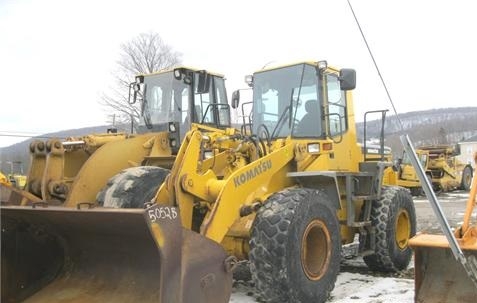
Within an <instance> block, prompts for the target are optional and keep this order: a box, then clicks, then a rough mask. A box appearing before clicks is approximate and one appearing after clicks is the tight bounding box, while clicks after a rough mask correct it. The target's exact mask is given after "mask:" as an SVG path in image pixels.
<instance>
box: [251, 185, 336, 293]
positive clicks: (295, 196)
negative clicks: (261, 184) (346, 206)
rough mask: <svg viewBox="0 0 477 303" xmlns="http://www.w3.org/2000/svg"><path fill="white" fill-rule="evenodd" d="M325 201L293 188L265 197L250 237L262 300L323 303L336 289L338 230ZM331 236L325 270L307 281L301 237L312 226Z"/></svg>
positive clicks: (254, 274)
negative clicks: (316, 222)
mask: <svg viewBox="0 0 477 303" xmlns="http://www.w3.org/2000/svg"><path fill="white" fill-rule="evenodd" d="M328 202H329V201H328V197H327V196H326V195H325V194H324V193H322V192H319V191H317V190H314V189H303V188H293V189H287V190H284V191H281V192H279V193H276V194H274V195H272V196H271V197H269V198H268V199H267V201H266V202H265V205H264V206H263V207H262V208H261V209H260V210H259V211H258V213H257V217H256V219H255V221H254V224H253V226H252V231H251V236H252V237H251V241H250V247H251V251H250V264H251V270H252V277H253V280H254V282H255V285H256V287H257V289H258V291H259V293H260V296H261V297H262V298H263V299H264V300H265V301H267V302H325V301H326V300H327V299H328V297H329V293H330V292H331V290H332V289H333V287H334V284H335V282H336V277H337V275H338V272H339V263H340V258H341V254H340V250H341V240H340V229H339V222H338V219H337V216H336V211H335V210H333V208H331V207H329V206H328ZM316 219H318V220H320V221H322V222H323V223H324V224H325V226H326V228H327V229H328V233H329V235H330V243H331V244H330V245H331V254H330V257H329V264H328V270H327V272H326V273H324V275H323V276H322V277H321V279H319V280H317V281H311V280H309V279H308V277H307V276H306V274H305V272H304V271H303V268H302V265H301V247H302V243H301V242H302V237H303V233H304V231H305V229H306V227H307V225H308V224H309V223H310V222H312V221H313V220H316Z"/></svg>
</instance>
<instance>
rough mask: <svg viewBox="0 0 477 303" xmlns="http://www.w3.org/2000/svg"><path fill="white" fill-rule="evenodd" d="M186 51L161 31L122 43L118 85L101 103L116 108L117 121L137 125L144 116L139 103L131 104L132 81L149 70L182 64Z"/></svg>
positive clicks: (116, 84)
mask: <svg viewBox="0 0 477 303" xmlns="http://www.w3.org/2000/svg"><path fill="white" fill-rule="evenodd" d="M181 57H182V54H181V53H179V52H176V51H174V50H173V48H172V47H171V46H170V45H168V44H166V43H165V42H164V40H162V38H161V37H160V36H159V34H158V33H155V32H148V33H141V34H139V35H138V36H137V37H135V38H134V39H132V40H131V41H129V42H126V43H123V44H121V46H120V58H119V60H118V61H117V64H118V67H117V70H116V72H115V74H114V78H115V87H113V88H111V92H110V94H103V96H102V97H101V104H102V105H103V106H104V107H106V108H107V110H108V111H110V112H112V114H113V116H114V121H115V123H118V124H130V123H131V121H134V125H137V122H138V121H139V116H140V107H139V105H138V104H129V102H128V97H129V90H128V89H129V83H131V82H133V81H134V78H135V76H136V75H138V74H149V73H153V72H157V71H159V70H162V69H166V68H171V67H173V66H176V65H178V64H181V62H182V60H181Z"/></svg>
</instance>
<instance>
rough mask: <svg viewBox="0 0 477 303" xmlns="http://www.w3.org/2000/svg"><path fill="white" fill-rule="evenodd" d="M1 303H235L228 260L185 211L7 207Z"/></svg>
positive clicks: (4, 212)
mask: <svg viewBox="0 0 477 303" xmlns="http://www.w3.org/2000/svg"><path fill="white" fill-rule="evenodd" d="M1 224H2V238H1V241H2V243H1V244H2V246H1V249H2V252H1V253H2V269H1V270H2V276H1V277H2V282H1V301H2V302H35V303H42V302H45V303H46V302H48V303H60V302H94V303H96V302H97V303H99V302H115V303H116V302H117V303H119V302H141V303H142V302H161V303H169V302H174V303H175V302H177V303H180V302H182V303H188V302H204V303H205V302H214V303H219V302H220V303H222V302H228V301H229V298H230V294H231V288H232V273H231V266H229V265H230V261H229V258H228V257H227V255H226V253H225V251H224V250H223V249H222V247H221V246H220V245H219V244H217V243H215V242H213V241H211V240H208V239H206V238H205V237H202V236H200V235H199V234H197V233H194V232H192V231H189V230H186V229H184V228H182V227H181V223H180V216H179V213H178V210H177V209H176V208H173V207H165V206H159V205H157V204H156V205H154V206H152V207H150V208H148V209H145V210H141V209H106V208H96V209H73V208H65V207H45V208H43V207H38V206H37V207H36V208H32V207H26V206H3V207H2V209H1Z"/></svg>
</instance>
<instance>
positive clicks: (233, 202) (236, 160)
mask: <svg viewBox="0 0 477 303" xmlns="http://www.w3.org/2000/svg"><path fill="white" fill-rule="evenodd" d="M236 139H240V140H236ZM185 142H186V144H183V145H182V146H181V149H180V150H179V153H178V156H177V160H176V162H175V163H174V166H173V168H172V170H171V174H170V175H169V177H168V178H167V180H166V182H164V184H163V185H162V186H161V188H160V189H159V191H158V194H157V195H156V202H157V203H159V204H168V205H177V206H178V207H179V209H181V218H182V224H183V226H185V227H187V228H191V227H192V222H193V212H194V211H193V209H194V207H196V208H202V209H204V210H205V211H206V212H207V214H206V216H205V218H204V220H203V221H202V224H201V226H200V230H197V231H198V232H200V233H201V234H202V235H203V236H205V237H207V238H210V239H212V240H214V241H216V242H218V243H220V242H221V241H222V240H223V239H224V237H225V235H226V233H227V231H228V230H229V229H230V227H231V226H232V224H233V223H234V221H235V220H237V219H239V218H240V217H241V210H242V208H247V207H250V206H251V205H252V204H254V203H262V202H263V201H257V200H254V198H253V197H263V196H266V195H267V194H270V193H273V192H275V191H276V190H277V188H279V187H280V186H282V185H281V184H282V183H283V182H284V181H280V182H279V184H280V185H279V184H277V182H275V183H274V180H287V178H286V174H287V172H288V170H289V169H287V165H289V164H290V163H291V161H292V160H293V159H294V151H293V149H294V144H293V143H290V144H288V145H286V146H283V147H282V148H280V149H278V150H276V151H274V152H271V153H269V154H267V155H266V156H263V157H262V158H260V159H255V158H256V157H257V154H258V153H257V152H256V150H255V146H254V145H253V144H252V143H251V140H250V141H248V143H247V140H244V139H243V135H241V134H240V133H239V132H238V131H237V130H235V129H226V130H219V129H212V128H209V127H204V126H202V125H193V127H192V130H191V132H189V133H188V135H187V136H186V139H185ZM245 145H246V146H245ZM205 152H212V153H213V155H214V156H213V157H212V158H209V159H206V158H199V159H198V158H197V155H204V153H205ZM252 180H253V184H252V182H250V181H252ZM285 182H286V181H285ZM257 184H260V186H257Z"/></svg>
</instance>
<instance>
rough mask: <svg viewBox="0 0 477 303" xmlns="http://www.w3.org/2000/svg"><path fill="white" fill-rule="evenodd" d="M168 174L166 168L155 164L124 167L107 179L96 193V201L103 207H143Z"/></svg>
mask: <svg viewBox="0 0 477 303" xmlns="http://www.w3.org/2000/svg"><path fill="white" fill-rule="evenodd" d="M168 174H169V170H168V169H164V168H161V167H156V166H138V167H131V168H127V169H124V170H122V171H121V172H120V173H119V174H117V175H115V176H113V177H112V178H111V179H109V181H108V183H107V184H106V186H104V187H103V189H102V190H101V191H100V192H99V193H98V194H97V196H96V203H98V204H99V205H100V206H103V207H113V208H144V203H146V202H149V201H151V199H152V198H154V196H155V194H156V193H157V190H158V189H159V186H160V185H161V184H162V183H163V182H164V179H165V178H166V176H167V175H168Z"/></svg>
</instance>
